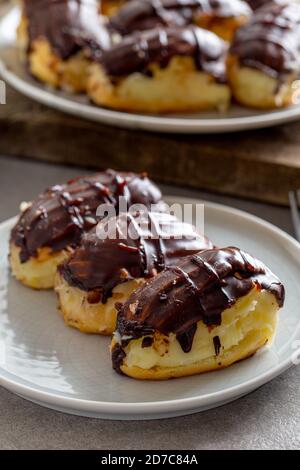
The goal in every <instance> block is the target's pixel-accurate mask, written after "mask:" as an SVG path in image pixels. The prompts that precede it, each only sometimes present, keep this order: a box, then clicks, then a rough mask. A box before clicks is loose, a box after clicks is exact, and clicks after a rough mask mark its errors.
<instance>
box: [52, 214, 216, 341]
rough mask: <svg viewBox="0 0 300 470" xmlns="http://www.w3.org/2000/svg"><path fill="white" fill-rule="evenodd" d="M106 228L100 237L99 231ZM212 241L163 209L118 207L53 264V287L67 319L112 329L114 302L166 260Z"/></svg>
mask: <svg viewBox="0 0 300 470" xmlns="http://www.w3.org/2000/svg"><path fill="white" fill-rule="evenodd" d="M99 230H100V231H101V230H102V233H110V234H111V235H110V236H109V237H108V236H106V237H105V238H103V237H102V236H100V234H99ZM211 247H212V244H211V242H210V241H209V240H208V239H207V238H206V237H204V236H202V235H200V234H198V233H197V232H196V231H195V230H194V229H193V227H192V226H190V225H188V224H185V223H182V222H180V221H179V220H177V219H176V218H175V217H174V216H171V215H169V214H166V213H155V212H151V213H150V212H136V213H127V214H126V213H123V214H120V215H119V216H118V217H117V218H115V219H109V221H106V222H100V223H99V225H98V226H97V230H93V231H92V232H90V233H89V234H87V235H85V236H84V237H83V239H82V242H81V244H80V245H79V246H78V248H76V250H75V251H74V253H73V254H72V255H71V256H70V257H69V258H68V259H67V260H66V261H65V262H63V263H62V264H61V265H60V266H59V267H58V272H57V276H56V282H55V290H56V293H57V295H58V299H59V305H60V309H61V311H62V314H63V316H64V320H65V322H66V324H67V325H69V326H73V327H75V328H77V329H79V330H81V331H83V332H85V333H98V334H106V335H107V334H111V333H113V331H114V330H115V327H116V316H117V310H116V307H115V304H116V302H118V303H119V302H125V301H126V300H127V299H128V298H129V296H130V294H131V293H132V292H133V291H134V290H136V289H137V287H138V286H139V285H141V284H143V283H144V282H145V280H146V279H149V278H151V277H153V276H155V275H156V274H157V273H158V272H160V271H161V270H162V269H164V267H165V266H169V265H172V264H176V263H177V262H178V260H179V259H180V258H182V257H183V256H187V255H189V254H192V253H196V252H198V251H200V250H202V249H207V248H211Z"/></svg>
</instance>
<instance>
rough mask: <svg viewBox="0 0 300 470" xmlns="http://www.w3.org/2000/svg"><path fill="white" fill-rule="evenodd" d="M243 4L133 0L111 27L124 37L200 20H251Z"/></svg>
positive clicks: (236, 1)
mask: <svg viewBox="0 0 300 470" xmlns="http://www.w3.org/2000/svg"><path fill="white" fill-rule="evenodd" d="M250 12H251V10H250V8H249V7H248V5H247V4H246V3H245V2H243V1H240V0H143V1H141V0H131V1H129V2H127V3H126V4H125V5H124V6H123V7H121V8H120V9H119V10H118V12H117V13H116V14H115V15H114V16H112V17H111V19H110V26H111V27H112V28H113V29H115V30H116V31H118V32H119V33H120V34H122V35H126V34H129V33H132V32H134V31H143V30H145V29H152V28H154V27H157V26H186V25H188V24H190V23H192V22H193V20H194V19H197V18H198V17H201V16H205V17H206V18H207V17H212V18H218V19H222V18H231V17H239V16H249V15H250Z"/></svg>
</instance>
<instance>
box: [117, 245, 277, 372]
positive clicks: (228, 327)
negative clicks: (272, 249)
mask: <svg viewBox="0 0 300 470" xmlns="http://www.w3.org/2000/svg"><path fill="white" fill-rule="evenodd" d="M283 302H284V287H283V285H282V284H281V282H280V281H279V279H278V278H277V277H276V276H275V275H274V274H273V273H272V272H271V271H270V270H269V269H268V268H267V267H266V266H265V265H264V264H263V263H262V262H260V261H258V260H257V259H255V258H253V257H252V256H251V255H249V254H248V253H245V252H244V251H241V250H239V249H237V248H232V247H230V248H224V249H212V250H205V251H203V252H202V253H199V254H196V255H192V256H188V257H186V258H183V259H182V260H180V261H179V262H178V263H177V265H176V266H171V267H168V268H166V269H165V270H164V271H162V272H161V273H160V274H158V275H157V276H156V277H155V278H153V279H151V280H150V281H149V282H148V283H147V284H145V285H143V286H141V287H140V288H139V289H137V290H136V291H135V292H134V293H133V294H132V295H131V297H130V298H129V300H128V301H127V302H126V303H125V304H124V305H123V306H121V307H120V312H119V314H118V320H117V329H116V332H115V333H114V336H113V340H112V345H111V352H112V362H113V367H114V369H115V370H116V371H117V372H119V373H123V374H126V375H128V376H130V377H134V378H137V379H155V380H156V379H168V378H172V377H182V376H186V375H192V374H198V373H201V372H207V371H211V370H217V369H220V368H223V367H227V366H230V365H231V364H233V363H234V362H236V361H240V360H241V359H245V358H247V357H249V356H251V355H252V354H254V353H255V352H256V351H257V350H258V349H260V348H261V347H263V346H264V345H265V344H266V343H269V344H270V343H271V342H272V340H273V338H274V335H275V332H276V324H277V312H278V310H279V308H280V307H282V305H283Z"/></svg>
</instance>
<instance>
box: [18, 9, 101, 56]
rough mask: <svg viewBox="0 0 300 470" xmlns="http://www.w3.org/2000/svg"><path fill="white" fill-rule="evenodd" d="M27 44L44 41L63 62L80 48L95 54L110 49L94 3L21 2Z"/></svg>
mask: <svg viewBox="0 0 300 470" xmlns="http://www.w3.org/2000/svg"><path fill="white" fill-rule="evenodd" d="M24 8H25V15H26V18H27V20H28V33H29V44H30V46H31V44H32V41H34V40H35V39H40V38H44V39H47V41H48V42H49V43H50V45H51V46H52V49H53V51H54V52H55V53H56V54H57V55H58V56H59V57H60V58H61V59H63V60H66V59H68V58H69V57H71V56H72V55H74V54H76V53H77V52H78V51H79V50H80V49H82V48H88V49H91V50H92V51H94V52H93V54H94V55H95V54H96V51H97V54H98V55H99V54H100V53H101V51H102V50H104V49H107V48H108V47H110V35H109V32H108V30H107V28H106V22H105V19H104V18H103V17H101V16H100V15H99V2H98V0H24Z"/></svg>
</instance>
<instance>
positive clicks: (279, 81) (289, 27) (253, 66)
mask: <svg viewBox="0 0 300 470" xmlns="http://www.w3.org/2000/svg"><path fill="white" fill-rule="evenodd" d="M299 72H300V5H299V4H298V3H295V2H276V3H273V2H271V3H267V4H266V6H264V7H261V8H259V9H258V10H256V12H255V14H254V15H253V17H252V19H251V20H250V21H249V23H248V24H246V25H245V26H243V27H242V28H240V29H239V30H238V31H237V33H236V35H235V38H234V41H233V44H232V46H231V49H230V54H229V58H228V77H229V81H230V84H231V87H232V91H233V95H234V97H235V98H236V100H237V101H238V102H239V103H241V104H243V105H245V106H250V107H254V108H262V109H269V108H270V109H272V108H282V107H284V106H289V105H291V104H293V103H294V102H295V99H296V98H298V97H299V87H297V84H298V83H299V82H298V77H299Z"/></svg>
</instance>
